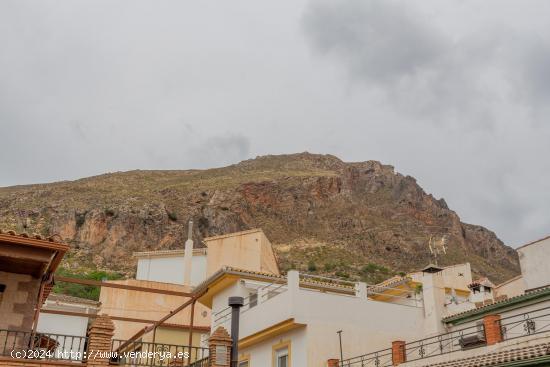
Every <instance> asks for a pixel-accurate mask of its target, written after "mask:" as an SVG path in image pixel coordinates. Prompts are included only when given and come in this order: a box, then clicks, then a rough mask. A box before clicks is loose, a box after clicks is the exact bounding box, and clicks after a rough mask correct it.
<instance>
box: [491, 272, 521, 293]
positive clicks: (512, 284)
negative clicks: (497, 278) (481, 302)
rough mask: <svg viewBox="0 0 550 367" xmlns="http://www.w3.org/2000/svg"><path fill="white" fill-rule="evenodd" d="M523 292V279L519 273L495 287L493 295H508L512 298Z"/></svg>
mask: <svg viewBox="0 0 550 367" xmlns="http://www.w3.org/2000/svg"><path fill="white" fill-rule="evenodd" d="M523 293H525V281H524V280H523V277H522V276H521V275H519V276H517V277H515V278H513V279H511V280H508V281H507V282H504V283H502V284H499V285H498V286H497V287H496V288H495V297H499V296H508V298H512V297H515V296H519V295H521V294H523Z"/></svg>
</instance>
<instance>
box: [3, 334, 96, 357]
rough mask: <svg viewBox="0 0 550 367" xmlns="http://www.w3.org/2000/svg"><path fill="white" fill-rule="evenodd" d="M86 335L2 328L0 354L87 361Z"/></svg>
mask: <svg viewBox="0 0 550 367" xmlns="http://www.w3.org/2000/svg"><path fill="white" fill-rule="evenodd" d="M87 344H88V338H87V337H85V336H75V335H63V334H52V333H40V332H34V333H33V332H32V331H17V330H5V329H0V355H2V356H6V357H12V358H17V359H52V360H69V361H85V360H86V357H87V356H86V348H87Z"/></svg>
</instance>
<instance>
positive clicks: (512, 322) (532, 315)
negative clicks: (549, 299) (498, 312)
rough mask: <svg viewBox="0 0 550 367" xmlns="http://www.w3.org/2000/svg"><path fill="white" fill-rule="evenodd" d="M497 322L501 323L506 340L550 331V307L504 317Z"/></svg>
mask: <svg viewBox="0 0 550 367" xmlns="http://www.w3.org/2000/svg"><path fill="white" fill-rule="evenodd" d="M496 322H498V323H500V328H501V330H502V338H503V339H504V340H508V339H514V338H520V337H522V336H527V335H531V334H538V333H543V332H550V307H544V308H539V309H536V310H533V311H529V312H526V313H522V314H519V315H514V316H507V317H503V318H501V319H500V320H499V321H496Z"/></svg>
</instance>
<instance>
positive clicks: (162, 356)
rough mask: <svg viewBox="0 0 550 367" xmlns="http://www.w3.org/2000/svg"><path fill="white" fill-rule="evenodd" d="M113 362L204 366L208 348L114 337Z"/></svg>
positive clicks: (184, 366) (159, 365)
mask: <svg viewBox="0 0 550 367" xmlns="http://www.w3.org/2000/svg"><path fill="white" fill-rule="evenodd" d="M111 363H112V364H119V365H132V366H153V367H161V366H167V367H172V366H174V367H182V366H183V367H186V366H190V367H203V366H207V364H208V348H202V347H194V346H188V345H176V344H165V343H151V342H143V341H132V342H130V343H127V341H125V340H118V339H114V340H113V341H112V344H111Z"/></svg>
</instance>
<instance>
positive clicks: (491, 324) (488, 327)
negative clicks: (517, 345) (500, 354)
mask: <svg viewBox="0 0 550 367" xmlns="http://www.w3.org/2000/svg"><path fill="white" fill-rule="evenodd" d="M483 326H484V327H485V338H486V340H487V345H493V344H496V343H500V342H501V341H502V329H501V327H500V315H487V316H485V317H484V318H483Z"/></svg>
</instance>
